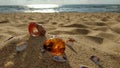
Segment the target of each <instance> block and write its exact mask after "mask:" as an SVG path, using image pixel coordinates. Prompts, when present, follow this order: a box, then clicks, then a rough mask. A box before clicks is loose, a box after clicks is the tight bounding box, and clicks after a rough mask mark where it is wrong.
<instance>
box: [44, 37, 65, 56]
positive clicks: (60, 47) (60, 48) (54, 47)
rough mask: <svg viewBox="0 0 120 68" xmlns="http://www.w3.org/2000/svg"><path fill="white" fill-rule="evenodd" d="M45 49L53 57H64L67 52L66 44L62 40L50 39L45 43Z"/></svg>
mask: <svg viewBox="0 0 120 68" xmlns="http://www.w3.org/2000/svg"><path fill="white" fill-rule="evenodd" d="M44 49H45V50H47V51H49V52H51V53H52V54H53V55H56V56H59V55H62V54H63V53H64V51H65V42H64V41H63V40H62V39H60V38H50V39H47V40H46V41H45V43H44Z"/></svg>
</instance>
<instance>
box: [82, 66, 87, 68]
mask: <svg viewBox="0 0 120 68" xmlns="http://www.w3.org/2000/svg"><path fill="white" fill-rule="evenodd" d="M80 68H88V67H87V66H80Z"/></svg>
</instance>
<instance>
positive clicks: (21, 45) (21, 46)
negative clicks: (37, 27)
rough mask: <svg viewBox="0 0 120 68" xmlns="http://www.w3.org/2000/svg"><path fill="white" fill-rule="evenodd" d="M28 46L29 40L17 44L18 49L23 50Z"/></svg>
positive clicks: (18, 50)
mask: <svg viewBox="0 0 120 68" xmlns="http://www.w3.org/2000/svg"><path fill="white" fill-rule="evenodd" d="M26 47H27V42H20V43H18V44H17V45H16V51H17V52H20V51H23V50H24V49H25V48H26Z"/></svg>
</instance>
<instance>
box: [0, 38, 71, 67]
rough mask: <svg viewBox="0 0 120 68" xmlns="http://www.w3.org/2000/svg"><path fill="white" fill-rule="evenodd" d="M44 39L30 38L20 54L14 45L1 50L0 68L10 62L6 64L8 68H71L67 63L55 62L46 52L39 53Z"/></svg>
mask: <svg viewBox="0 0 120 68" xmlns="http://www.w3.org/2000/svg"><path fill="white" fill-rule="evenodd" d="M45 39H46V38H45V37H37V38H35V37H30V38H29V40H28V46H27V48H26V50H24V51H23V52H20V53H17V52H16V51H15V44H14V45H11V46H7V47H5V48H3V49H2V50H1V52H0V62H2V63H0V66H2V67H3V68H4V66H5V64H7V63H8V62H12V63H11V64H8V67H9V68H10V67H11V68H71V67H70V65H69V62H68V61H66V62H64V63H59V62H55V61H53V60H52V56H51V54H49V53H48V52H46V53H41V50H40V48H41V47H42V46H43V43H44V41H45ZM5 50H7V51H5ZM8 52H9V53H8ZM1 55H3V56H1ZM1 58H2V59H1Z"/></svg>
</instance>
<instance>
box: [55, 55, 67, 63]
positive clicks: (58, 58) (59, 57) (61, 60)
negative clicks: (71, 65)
mask: <svg viewBox="0 0 120 68" xmlns="http://www.w3.org/2000/svg"><path fill="white" fill-rule="evenodd" d="M53 60H54V61H56V62H66V60H67V59H66V58H65V57H64V56H53Z"/></svg>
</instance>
